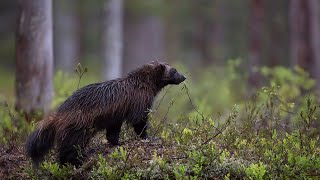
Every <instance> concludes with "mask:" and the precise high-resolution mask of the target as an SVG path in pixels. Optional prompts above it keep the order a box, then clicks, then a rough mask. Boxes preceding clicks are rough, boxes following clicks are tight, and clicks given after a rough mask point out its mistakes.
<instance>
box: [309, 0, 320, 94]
mask: <svg viewBox="0 0 320 180" xmlns="http://www.w3.org/2000/svg"><path fill="white" fill-rule="evenodd" d="M309 9H310V36H311V40H310V41H311V50H312V59H313V61H314V65H313V66H312V74H313V77H314V78H315V79H316V87H317V88H316V89H317V90H318V92H317V94H318V95H320V1H319V0H309Z"/></svg>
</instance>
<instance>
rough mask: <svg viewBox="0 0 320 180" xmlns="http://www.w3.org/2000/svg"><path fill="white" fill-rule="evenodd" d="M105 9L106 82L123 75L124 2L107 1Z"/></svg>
mask: <svg viewBox="0 0 320 180" xmlns="http://www.w3.org/2000/svg"><path fill="white" fill-rule="evenodd" d="M104 8H105V11H104V13H105V24H104V30H103V32H102V33H103V38H102V41H103V42H102V43H103V45H102V47H103V48H102V57H103V61H104V62H105V64H104V73H103V77H104V79H105V80H110V79H114V78H117V77H120V76H121V75H122V55H123V53H122V46H123V42H122V41H123V1H122V0H106V3H105V7H104Z"/></svg>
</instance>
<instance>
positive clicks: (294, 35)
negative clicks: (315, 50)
mask: <svg viewBox="0 0 320 180" xmlns="http://www.w3.org/2000/svg"><path fill="white" fill-rule="evenodd" d="M289 27H290V28H289V29H290V59H291V62H292V65H293V66H294V65H298V66H300V67H302V68H303V69H305V70H306V71H308V72H311V69H310V68H311V67H312V59H311V49H310V36H309V32H310V31H309V27H310V26H309V22H308V5H307V1H305V0H291V1H290V5H289Z"/></svg>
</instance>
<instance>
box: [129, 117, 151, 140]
mask: <svg viewBox="0 0 320 180" xmlns="http://www.w3.org/2000/svg"><path fill="white" fill-rule="evenodd" d="M147 120H148V119H147V118H144V119H142V120H140V121H139V122H136V123H134V124H132V126H133V128H134V131H135V133H136V134H137V135H138V136H140V138H142V139H147V138H148V134H147V127H148V122H147Z"/></svg>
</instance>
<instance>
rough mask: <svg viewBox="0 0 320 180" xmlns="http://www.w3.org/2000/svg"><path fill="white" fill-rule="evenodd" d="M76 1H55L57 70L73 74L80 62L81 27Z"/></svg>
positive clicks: (55, 54) (55, 55)
mask: <svg viewBox="0 0 320 180" xmlns="http://www.w3.org/2000/svg"><path fill="white" fill-rule="evenodd" d="M76 3H77V1H75V0H67V1H65V0H55V1H54V5H55V8H54V10H55V12H54V32H55V36H54V57H55V68H56V69H57V70H62V71H65V72H72V71H73V70H74V69H75V68H76V65H77V62H78V61H79V48H80V47H79V37H78V35H79V33H78V29H79V25H78V18H77V9H76V5H77V4H76Z"/></svg>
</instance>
